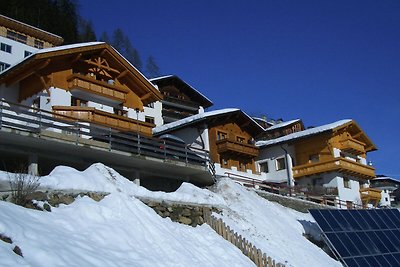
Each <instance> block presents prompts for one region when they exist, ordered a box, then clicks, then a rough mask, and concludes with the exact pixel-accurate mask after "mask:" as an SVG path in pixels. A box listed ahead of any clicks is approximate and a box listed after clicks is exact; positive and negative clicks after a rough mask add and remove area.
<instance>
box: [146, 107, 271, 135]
mask: <svg viewBox="0 0 400 267" xmlns="http://www.w3.org/2000/svg"><path fill="white" fill-rule="evenodd" d="M234 113H238V114H241V115H242V116H243V117H244V118H246V120H248V121H249V122H251V124H252V125H253V126H254V127H255V128H256V129H258V130H259V131H260V132H261V131H263V128H262V127H261V126H260V125H259V124H258V123H257V122H255V121H254V120H253V119H252V118H251V117H250V116H249V115H247V114H246V113H245V112H243V111H241V110H240V109H237V108H226V109H218V110H213V111H207V112H204V113H199V114H196V115H193V116H190V117H187V118H184V119H181V120H178V121H174V122H171V123H167V124H164V125H162V126H159V127H156V128H154V129H153V134H154V135H160V134H162V133H165V132H170V131H173V130H177V129H180V128H184V127H187V126H189V125H193V124H197V123H199V122H203V121H207V120H209V119H211V118H215V117H220V116H229V115H231V114H234Z"/></svg>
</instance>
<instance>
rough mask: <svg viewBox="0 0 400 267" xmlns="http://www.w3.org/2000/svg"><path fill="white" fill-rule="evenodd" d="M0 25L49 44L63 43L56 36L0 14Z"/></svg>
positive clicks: (61, 39)
mask: <svg viewBox="0 0 400 267" xmlns="http://www.w3.org/2000/svg"><path fill="white" fill-rule="evenodd" d="M0 25H3V26H5V27H7V28H10V29H11V30H15V31H18V32H21V33H24V34H27V35H30V36H33V37H36V38H38V39H40V40H43V41H46V42H49V43H51V44H53V45H61V44H62V43H63V42H64V39H63V38H62V37H60V36H58V35H56V34H53V33H50V32H47V31H44V30H42V29H39V28H36V27H34V26H31V25H28V24H26V23H23V22H21V21H18V20H15V19H12V18H9V17H7V16H4V15H1V14H0Z"/></svg>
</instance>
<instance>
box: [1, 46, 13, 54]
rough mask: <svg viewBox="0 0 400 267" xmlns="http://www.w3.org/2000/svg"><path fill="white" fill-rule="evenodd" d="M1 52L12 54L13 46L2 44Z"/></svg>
mask: <svg viewBox="0 0 400 267" xmlns="http://www.w3.org/2000/svg"><path fill="white" fill-rule="evenodd" d="M0 50H1V51H3V52H6V53H9V54H11V53H12V46H11V45H9V44H6V43H0Z"/></svg>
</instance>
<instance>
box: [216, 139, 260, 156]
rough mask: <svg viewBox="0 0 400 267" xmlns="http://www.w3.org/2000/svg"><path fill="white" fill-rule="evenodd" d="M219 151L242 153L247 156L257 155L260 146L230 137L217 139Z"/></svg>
mask: <svg viewBox="0 0 400 267" xmlns="http://www.w3.org/2000/svg"><path fill="white" fill-rule="evenodd" d="M217 152H218V153H220V154H222V153H233V154H240V155H242V156H247V157H257V156H258V153H259V151H258V148H257V147H256V146H254V145H251V144H246V143H240V142H236V141H232V140H230V139H222V140H218V141H217Z"/></svg>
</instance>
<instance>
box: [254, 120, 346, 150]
mask: <svg viewBox="0 0 400 267" xmlns="http://www.w3.org/2000/svg"><path fill="white" fill-rule="evenodd" d="M351 121H352V120H340V121H336V122H333V123H330V124H325V125H322V126H318V127H315V128H311V129H307V130H304V131H301V132H295V133H292V134H288V135H285V136H282V137H279V138H275V139H271V140H266V141H258V142H256V146H259V147H263V146H270V145H276V144H280V143H284V142H288V141H292V140H295V139H299V138H303V137H307V136H311V135H315V134H319V133H323V132H326V131H330V130H333V129H335V128H337V127H339V126H342V125H345V124H347V123H350V122H351Z"/></svg>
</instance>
